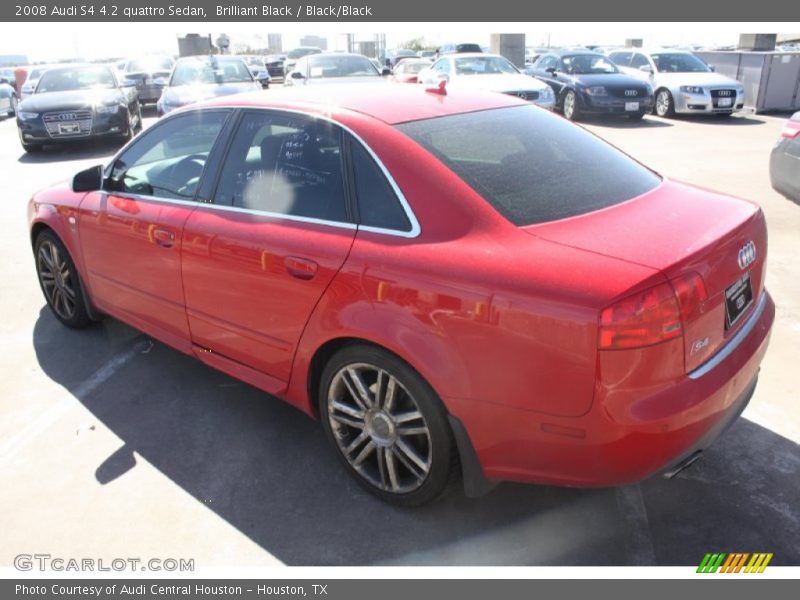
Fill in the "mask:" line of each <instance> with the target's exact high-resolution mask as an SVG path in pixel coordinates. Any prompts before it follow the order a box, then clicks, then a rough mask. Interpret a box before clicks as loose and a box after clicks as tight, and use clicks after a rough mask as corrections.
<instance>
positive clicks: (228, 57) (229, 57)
mask: <svg viewBox="0 0 800 600" xmlns="http://www.w3.org/2000/svg"><path fill="white" fill-rule="evenodd" d="M211 59H214V60H218V61H220V60H221V61H237V60H244V59H243V58H242V55H239V54H202V55H197V56H181V57H180V58H179V59H178V60H176V61H175V62H176V63H179V62H191V61H195V62H208V61H210V60H211Z"/></svg>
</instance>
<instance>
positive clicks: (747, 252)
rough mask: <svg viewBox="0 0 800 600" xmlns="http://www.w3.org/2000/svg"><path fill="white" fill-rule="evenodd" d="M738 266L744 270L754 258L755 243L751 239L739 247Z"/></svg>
mask: <svg viewBox="0 0 800 600" xmlns="http://www.w3.org/2000/svg"><path fill="white" fill-rule="evenodd" d="M738 260H739V268H740V269H742V270H744V269H746V268H747V267H749V266H750V265H752V264H753V263H754V262H755V260H756V245H755V244H754V243H753V242H752V240H751V241H749V242H747V243H746V244H745V245H744V246H742V247H741V248H739V258H738Z"/></svg>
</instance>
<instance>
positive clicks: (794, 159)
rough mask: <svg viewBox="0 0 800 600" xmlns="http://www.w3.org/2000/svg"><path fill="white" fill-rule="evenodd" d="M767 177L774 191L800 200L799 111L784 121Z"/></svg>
mask: <svg viewBox="0 0 800 600" xmlns="http://www.w3.org/2000/svg"><path fill="white" fill-rule="evenodd" d="M769 177H770V180H771V181H772V187H773V188H774V189H775V191H776V192H778V193H780V194H783V195H784V196H786V197H787V198H790V199H791V200H794V201H795V202H800V111H798V112H796V113H794V114H793V115H792V118H791V119H789V120H788V121H786V124H785V125H784V126H783V129H782V130H781V137H780V139H779V140H778V143H777V144H775V147H774V148H773V149H772V154H771V155H770V159H769Z"/></svg>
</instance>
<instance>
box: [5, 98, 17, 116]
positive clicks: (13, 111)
mask: <svg viewBox="0 0 800 600" xmlns="http://www.w3.org/2000/svg"><path fill="white" fill-rule="evenodd" d="M17 104H19V101H18V100H17V95H16V94H11V109H10V110H9V111H8V116H9V117H16V116H17Z"/></svg>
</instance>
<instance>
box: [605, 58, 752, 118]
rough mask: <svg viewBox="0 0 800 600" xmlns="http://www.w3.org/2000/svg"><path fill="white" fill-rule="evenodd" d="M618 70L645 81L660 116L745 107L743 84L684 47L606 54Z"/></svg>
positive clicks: (723, 111) (720, 112)
mask: <svg viewBox="0 0 800 600" xmlns="http://www.w3.org/2000/svg"><path fill="white" fill-rule="evenodd" d="M608 57H609V59H610V60H612V61H613V62H614V63H615V64H616V65H617V66H618V67H619V68H620V70H621V71H624V72H625V73H627V74H628V75H632V76H634V77H638V78H639V79H642V80H644V81H648V82H649V83H650V84H651V85H652V86H653V90H654V91H655V103H654V112H655V113H656V114H657V115H658V116H659V117H671V116H673V115H674V114H675V113H682V114H718V115H730V114H733V113H734V112H736V111H737V110H742V109H743V108H744V86H743V85H742V84H741V83H740V82H738V81H736V80H735V79H731V78H730V77H725V76H724V75H720V74H719V73H715V72H714V69H713V68H712V67H710V66H709V65H707V64H706V63H705V62H703V61H702V60H701V59H700V58H698V57H697V56H695V55H694V54H692V53H691V52H688V51H686V50H674V49H664V50H651V51H646V50H634V49H631V48H628V49H623V50H616V51H614V52H611V53H609V55H608Z"/></svg>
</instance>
